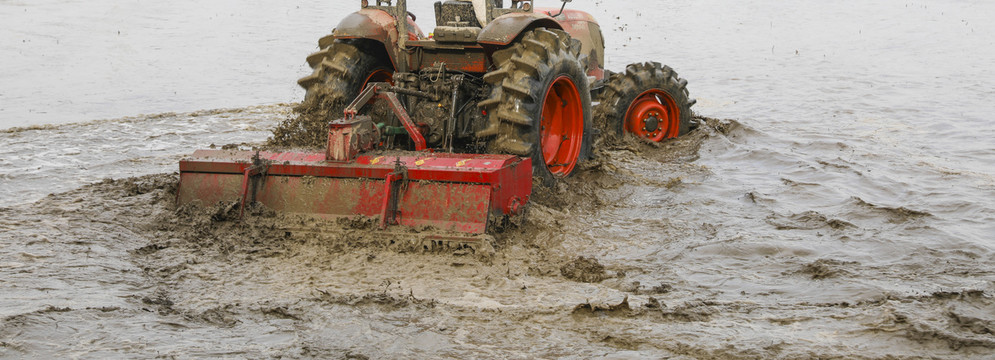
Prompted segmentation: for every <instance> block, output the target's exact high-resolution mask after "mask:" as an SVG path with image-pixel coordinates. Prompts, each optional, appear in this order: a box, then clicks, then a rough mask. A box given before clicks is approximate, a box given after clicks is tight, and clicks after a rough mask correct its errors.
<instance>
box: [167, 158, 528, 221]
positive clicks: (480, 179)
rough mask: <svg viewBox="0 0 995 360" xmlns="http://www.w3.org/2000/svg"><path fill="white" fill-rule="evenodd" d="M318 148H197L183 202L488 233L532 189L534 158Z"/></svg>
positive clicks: (184, 180) (185, 166)
mask: <svg viewBox="0 0 995 360" xmlns="http://www.w3.org/2000/svg"><path fill="white" fill-rule="evenodd" d="M325 156H326V154H321V153H310V154H309V153H264V152H260V153H253V152H250V151H226V150H199V151H196V152H194V154H193V155H192V156H191V157H190V158H188V159H184V160H182V161H181V162H180V186H179V190H178V195H177V196H178V201H179V203H181V204H186V203H192V202H196V201H199V202H201V203H202V204H214V203H217V202H219V201H237V202H241V203H246V202H253V201H255V202H259V203H262V204H264V205H266V206H267V207H269V208H272V209H274V210H277V211H283V212H289V213H305V214H311V215H316V216H321V217H329V218H336V217H355V216H357V215H358V216H367V217H371V218H373V217H376V218H379V219H380V224H381V228H384V227H387V226H389V225H405V226H414V227H424V226H431V227H434V228H437V229H440V230H443V231H453V232H459V233H466V234H483V233H485V232H486V231H487V224H488V219H489V217H492V216H501V215H515V214H517V213H519V212H520V211H521V210H522V207H523V206H524V205H525V204H526V203H527V202H528V199H529V195H530V193H531V191H532V164H531V162H530V160H529V159H524V158H519V157H515V156H509V155H473V154H433V153H413V152H410V153H404V154H400V155H362V156H359V157H357V158H356V159H355V160H353V161H349V162H335V161H326V157H325Z"/></svg>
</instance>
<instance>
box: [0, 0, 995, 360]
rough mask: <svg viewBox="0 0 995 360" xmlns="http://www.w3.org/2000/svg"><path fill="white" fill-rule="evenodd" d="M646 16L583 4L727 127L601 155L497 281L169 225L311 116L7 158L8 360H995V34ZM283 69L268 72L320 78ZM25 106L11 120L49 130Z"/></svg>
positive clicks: (176, 118) (132, 127)
mask: <svg viewBox="0 0 995 360" xmlns="http://www.w3.org/2000/svg"><path fill="white" fill-rule="evenodd" d="M98 5H99V3H98ZM104 5H107V4H104ZM302 5H303V4H302ZM307 5H308V6H319V5H320V3H314V4H307ZM324 5H325V6H326V7H325V8H323V9H324V10H320V12H321V13H324V14H329V15H328V16H329V17H336V18H337V17H339V16H340V15H339V14H337V13H336V12H337V11H338V10H337V9H327V4H324ZM626 5H631V6H632V8H630V9H618V7H617V6H614V7H612V8H608V7H607V4H606V2H600V3H599V2H592V3H578V2H574V3H571V6H574V7H578V8H586V9H588V10H589V11H591V12H592V13H595V14H596V15H598V16H599V18H601V19H604V20H603V21H604V27H605V36H606V38H608V39H609V43H610V44H611V45H610V46H609V51H608V53H609V55H610V56H609V60H610V66H611V67H612V68H615V69H619V68H621V67H622V66H623V65H624V64H625V63H627V62H631V61H639V60H644V59H657V60H659V61H662V62H665V63H668V64H671V65H673V66H674V67H675V68H677V70H678V71H679V72H680V73H681V74H682V76H684V77H686V78H688V79H689V80H690V81H691V83H692V87H691V90H692V92H693V96H695V97H697V98H698V99H699V105H698V106H697V107H696V110H697V111H698V113H699V114H700V115H706V116H711V117H716V118H721V119H732V120H708V121H706V122H705V125H704V126H702V127H701V128H700V129H699V130H697V131H696V132H695V133H693V134H692V135H690V136H688V137H687V138H684V139H681V140H678V141H673V142H669V143H666V144H664V145H663V146H647V145H642V144H637V143H634V144H630V145H629V146H622V147H618V148H611V149H603V151H602V153H601V158H600V161H598V162H595V163H592V164H590V166H589V167H588V169H586V170H585V171H584V172H583V173H581V174H579V175H578V176H577V177H575V178H574V179H572V180H571V181H569V183H568V184H566V185H565V186H563V187H562V188H561V189H557V190H555V191H553V192H552V193H551V194H547V195H544V196H543V199H542V200H541V201H538V202H536V203H535V206H534V207H533V208H532V209H531V213H530V217H529V221H528V222H527V223H525V224H524V225H523V226H522V227H520V228H515V229H510V230H509V231H508V232H506V233H505V234H502V235H501V236H499V237H498V238H497V240H496V242H495V244H494V245H495V252H494V253H493V254H492V255H489V256H486V255H466V254H461V253H452V252H437V253H432V254H423V253H420V252H413V251H410V249H405V248H397V247H396V246H390V245H389V241H386V240H385V239H383V238H382V237H379V236H377V235H373V234H371V233H370V232H369V231H367V230H365V229H363V224H346V226H345V229H344V230H343V226H342V225H341V224H325V223H315V222H309V221H304V220H300V219H295V218H288V217H284V216H283V215H279V214H272V213H268V212H266V211H263V210H257V211H255V212H254V213H252V214H250V216H249V218H248V221H244V222H240V221H237V220H235V219H233V218H232V217H231V213H230V209H227V208H224V207H217V208H210V209H193V208H176V207H175V206H174V205H173V203H172V198H171V197H172V194H173V191H174V187H175V183H176V178H175V176H174V175H171V174H170V173H171V172H172V171H174V170H175V165H174V164H175V161H176V160H177V159H178V158H179V157H180V156H182V154H185V153H187V152H189V151H190V150H192V149H193V148H197V147H208V146H210V145H211V144H215V145H216V146H224V145H227V144H235V145H236V146H243V147H248V146H251V144H252V143H260V142H262V141H263V140H265V138H266V136H267V131H266V130H267V129H269V128H271V127H272V126H273V125H275V124H276V123H277V122H279V121H280V120H282V119H284V118H285V117H286V116H287V109H288V107H287V106H282V105H266V106H258V107H250V108H237V109H232V110H216V111H201V112H195V113H170V114H163V115H157V116H137V117H133V118H124V119H117V120H106V121H97V122H85V123H79V124H71V125H58V126H43V127H38V128H35V129H30V130H9V131H6V132H2V133H0V144H3V146H2V149H0V206H4V207H3V208H0V213H2V215H3V216H0V294H3V295H2V296H0V304H2V306H0V356H2V357H12V358H18V357H87V358H91V357H97V358H113V357H129V358H130V357H136V356H147V357H155V356H165V357H169V356H178V357H191V356H196V357H238V358H241V357H251V358H256V357H276V356H286V357H332V358H347V357H363V356H365V357H371V358H382V357H387V358H394V357H396V358H411V357H429V356H442V357H458V358H466V357H485V358H486V357H502V358H506V357H514V358H531V357H545V358H559V357H573V358H590V357H595V356H606V357H613V358H660V357H677V358H778V357H780V358H812V357H845V358H883V357H888V356H892V357H897V358H919V357H935V358H950V359H959V358H986V357H990V356H991V355H990V354H991V353H992V352H993V351H995V298H993V296H995V270H993V269H995V260H993V251H995V243H993V242H992V238H993V237H995V225H993V224H995V168H993V165H992V164H995V150H993V149H995V141H993V140H992V138H993V137H992V136H993V135H995V134H993V133H995V126H992V125H991V115H990V114H992V113H993V110H995V109H993V106H992V105H991V103H990V102H989V101H988V99H989V98H990V97H991V95H992V94H993V93H992V89H995V75H993V74H992V73H991V72H989V71H986V69H987V67H989V65H990V64H991V63H993V60H995V47H993V46H992V41H993V40H991V39H993V38H995V36H992V35H993V34H995V29H993V27H995V25H992V24H991V23H990V22H987V21H986V20H987V17H988V16H989V15H990V14H993V13H995V6H993V5H991V4H988V3H985V2H968V1H932V2H914V3H913V2H898V1H883V2H873V3H870V4H869V3H865V2H857V1H843V2H834V3H832V4H827V3H823V2H815V1H802V2H794V3H784V2H774V1H751V2H742V3H734V4H730V3H728V2H718V1H693V2H692V1H666V2H659V1H635V2H626ZM108 6H110V5H108ZM177 6H180V5H177ZM260 6H262V5H260ZM271 6H272V5H271ZM290 6H294V5H290ZM0 7H2V8H3V9H4V10H3V11H5V12H11V11H15V10H17V11H22V10H24V9H27V11H29V12H30V11H34V10H37V9H41V8H43V7H42V5H26V4H20V3H2V4H0ZM97 8H100V7H99V6H98V7H97ZM44 9H46V11H48V12H49V13H52V12H53V11H54V10H52V9H50V8H44ZM270 10H272V9H270ZM651 10H652V11H651ZM286 11H287V12H293V11H297V10H295V9H287V10H286ZM608 12H611V14H608ZM159 13H160V14H161V16H162V17H165V18H170V17H171V16H175V17H183V15H184V14H187V12H185V11H181V10H175V9H172V10H170V9H160V11H159ZM416 13H425V14H428V12H427V11H416ZM54 14H59V13H58V12H57V11H55V12H54ZM332 15H339V16H332ZM61 16H66V17H68V16H70V14H69V13H65V14H63V15H61ZM616 17H617V18H616ZM5 18H6V16H5ZM17 19H19V20H24V19H25V18H21V17H17ZM141 19H142V18H141V17H137V20H136V19H132V20H128V21H124V24H130V23H133V22H141V21H142V20H141ZM24 21H27V20H24ZM129 21H130V22H129ZM277 22H278V21H277ZM420 23H422V24H423V25H424V24H427V22H426V21H424V19H423V20H422V21H420ZM37 26H41V27H38V28H36V29H47V28H45V27H44V26H42V25H37ZM45 26H53V27H55V28H57V29H58V28H59V25H57V24H54V25H45ZM67 26H68V25H67ZM240 26H241V25H240ZM260 26H261V25H260ZM273 27H274V28H278V29H283V30H278V31H277V32H278V33H279V32H280V31H288V32H289V31H290V30H291V29H293V27H291V26H283V25H280V24H277V25H273ZM426 27H427V26H426ZM25 28H26V29H30V27H28V26H27V25H25ZM10 30H11V28H9V27H5V28H4V31H10ZM18 31H25V30H23V29H19V30H18ZM642 31H645V32H642ZM37 32H39V33H42V32H44V31H42V30H38V31H37ZM647 34H653V35H647ZM277 35H281V34H276V35H272V36H277ZM282 35H287V36H288V37H289V36H291V35H293V36H298V37H299V36H300V35H299V34H282ZM161 36H163V37H164V38H163V39H162V40H163V41H162V42H161V43H162V44H167V45H168V44H171V43H173V42H177V41H178V40H177V39H175V38H174V37H172V36H167V35H161ZM317 36H320V35H315V36H314V37H317ZM181 37H182V36H181ZM98 38H99V37H98ZM100 39H104V38H100ZM312 41H313V40H312ZM273 46H276V47H277V48H278V49H282V50H286V51H293V52H303V53H306V52H307V50H308V49H305V51H300V49H297V48H293V49H291V46H290V45H288V44H283V43H279V44H274V45H273ZM308 46H312V45H308ZM6 49H10V48H9V47H5V48H4V50H2V51H9V50H6ZM5 61H6V60H5ZM17 61H20V60H11V62H12V63H13V64H14V65H17V66H21V65H23V64H22V63H19V62H17ZM269 61H271V60H266V59H256V60H251V61H249V64H252V63H255V64H257V65H259V66H258V68H257V70H256V71H262V72H267V71H271V70H265V69H269V68H280V70H272V71H274V72H280V73H281V74H283V73H284V72H285V70H286V68H287V67H299V66H300V65H299V64H298V62H300V61H299V60H294V61H297V62H292V63H289V64H281V65H280V66H276V65H273V64H271V63H269ZM5 64H6V63H5ZM243 66H247V65H243ZM301 69H302V67H301ZM5 71H6V70H5ZM3 74H4V76H6V77H8V78H9V77H11V76H14V75H11V72H9V71H7V72H4V73H3ZM303 74H304V71H301V72H300V74H292V76H290V78H289V79H285V80H284V79H281V80H280V81H286V83H287V84H292V82H293V80H294V79H295V78H296V77H297V76H301V75H303ZM243 76H246V77H247V78H248V77H251V78H252V79H244V80H245V81H246V83H250V84H252V83H253V82H256V83H259V82H265V80H259V77H255V76H248V75H243ZM69 78H70V79H71V78H72V77H69ZM151 78H160V77H151ZM196 78H197V77H196V76H192V77H188V78H187V79H190V82H189V83H188V82H185V81H179V80H176V79H172V80H170V81H169V82H170V83H171V84H173V85H176V86H178V87H180V88H184V87H185V86H189V87H190V88H194V87H196V86H199V85H189V84H197V82H196ZM154 81H155V80H153V82H154ZM162 81H165V80H162ZM5 84H7V85H0V86H3V87H0V89H3V91H2V92H3V94H4V96H5V97H4V98H3V107H5V108H8V107H10V108H16V107H18V106H26V105H24V104H32V103H31V101H32V100H29V98H31V97H30V96H22V97H17V99H18V100H17V101H14V102H10V100H8V99H10V98H9V96H11V95H8V94H15V95H14V96H20V95H24V94H25V92H24V91H23V88H17V87H13V86H12V85H9V84H11V83H10V82H5ZM184 84H188V85H184ZM81 86H82V87H83V88H85V89H88V90H90V91H92V93H99V94H102V95H99V96H98V97H104V96H106V97H107V98H108V99H113V96H112V95H113V94H114V91H113V90H107V88H113V87H114V86H110V87H105V86H96V85H81ZM263 87H264V88H265V86H263ZM288 91H289V93H292V92H293V91H296V90H288ZM270 93H272V94H279V91H276V92H270ZM161 95H163V94H162V93H158V92H157V91H155V90H150V91H149V92H146V93H143V94H142V95H140V96H137V99H136V101H137V103H139V104H157V100H156V99H157V98H160V97H162V96H161ZM61 96H64V98H66V99H81V100H80V101H78V102H80V103H91V102H92V99H91V98H87V97H85V96H84V95H81V96H84V97H81V98H76V97H74V96H72V95H55V96H54V97H55V98H59V97H61ZM253 96H264V97H260V98H251V101H257V102H258V101H260V100H259V99H272V100H271V101H272V102H278V101H284V100H282V99H281V98H278V97H279V96H284V95H276V96H277V97H274V98H268V97H265V96H270V95H253ZM207 98H210V96H207ZM198 101H200V100H193V101H191V102H190V104H193V105H194V106H199V107H197V108H212V107H217V106H216V105H211V104H210V103H198ZM64 103H65V104H66V105H64V106H63V108H68V109H73V106H74V105H72V104H69V102H64ZM74 103H75V102H74ZM9 104H13V105H9ZM205 104H206V105H205ZM42 105H44V104H42ZM32 106H34V105H32ZM46 106H47V105H46ZM129 106H131V105H129ZM155 106H158V105H155ZM155 106H152V105H149V106H148V108H150V109H152V108H155ZM115 107H116V106H112V108H115ZM124 108H125V109H129V108H128V107H124ZM140 108H141V107H140ZM165 110H183V108H181V107H178V108H167V109H165ZM140 112H149V111H146V110H135V111H134V112H133V113H140ZM133 113H132V114H133ZM20 114H24V113H20ZM0 116H2V117H0V121H2V124H4V125H7V126H19V124H20V123H17V122H15V121H20V119H21V118H22V116H20V115H18V116H14V117H12V116H10V114H9V113H4V112H0ZM113 116H115V115H97V116H94V117H93V118H101V117H113ZM25 117H28V118H30V117H31V116H28V115H25ZM93 118H91V119H93ZM84 120H85V119H84ZM31 121H36V120H31ZM37 121H41V122H43V123H52V122H58V120H48V119H42V120H37ZM33 123H37V122H33ZM243 143H246V144H243ZM240 144H241V145H240ZM247 144H248V145H247ZM132 176H138V177H136V178H129V177H132ZM103 178H113V179H117V180H105V181H102V180H101V179H103ZM88 184H89V185H88ZM50 193H54V195H47V194H50ZM549 195H551V196H549ZM302 221H303V223H302ZM291 225H292V226H291ZM288 228H290V229H292V230H290V231H288V230H287V229H288ZM308 229H310V230H311V231H304V230H308ZM333 230H334V231H333ZM578 256H583V257H584V258H583V259H579V258H578Z"/></svg>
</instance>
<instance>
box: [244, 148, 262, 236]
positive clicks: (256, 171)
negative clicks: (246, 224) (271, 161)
mask: <svg viewBox="0 0 995 360" xmlns="http://www.w3.org/2000/svg"><path fill="white" fill-rule="evenodd" d="M264 172H266V165H265V164H264V163H263V161H262V159H260V157H259V152H258V151H256V154H255V155H253V156H252V166H250V167H247V168H245V171H244V172H243V173H242V201H241V203H240V204H239V206H238V218H239V219H242V217H243V216H244V215H245V203H246V202H248V201H247V199H248V198H249V184H250V183H251V182H252V178H253V177H255V176H258V175H260V174H262V173H264ZM255 188H256V187H255V186H253V191H252V201H255V197H256V192H255Z"/></svg>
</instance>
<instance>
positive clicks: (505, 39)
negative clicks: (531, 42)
mask: <svg viewBox="0 0 995 360" xmlns="http://www.w3.org/2000/svg"><path fill="white" fill-rule="evenodd" d="M534 26H540V27H546V28H550V29H562V26H561V25H560V24H559V23H557V22H556V21H555V20H553V19H552V18H550V17H549V15H546V14H539V13H532V12H519V13H511V14H506V15H503V16H501V17H499V18H497V19H494V21H491V22H490V23H489V24H487V26H485V27H484V30H483V31H481V32H480V36H479V37H478V38H477V42H479V43H481V44H488V45H508V44H510V43H511V42H512V41H514V40H515V38H516V37H518V34H521V33H522V31H524V30H526V29H528V28H530V27H534Z"/></svg>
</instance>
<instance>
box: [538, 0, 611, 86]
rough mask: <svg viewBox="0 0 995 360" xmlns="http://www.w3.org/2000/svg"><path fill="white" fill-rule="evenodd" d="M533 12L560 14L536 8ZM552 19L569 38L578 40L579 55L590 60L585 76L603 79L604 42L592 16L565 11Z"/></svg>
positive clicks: (574, 11) (550, 9)
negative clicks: (579, 45) (585, 56)
mask: <svg viewBox="0 0 995 360" xmlns="http://www.w3.org/2000/svg"><path fill="white" fill-rule="evenodd" d="M535 12H536V13H537V14H543V15H549V16H552V15H556V14H558V13H560V9H559V8H536V9H535ZM553 19H555V20H556V21H557V22H558V23H559V24H560V26H562V27H563V31H566V32H567V34H570V37H572V38H574V39H577V40H580V44H581V47H580V53H581V54H583V55H587V58H588V59H589V60H590V62H589V63H588V68H587V75H588V76H594V77H595V79H597V80H601V79H603V78H604V76H605V75H604V64H605V42H604V38H603V36H602V34H601V26H600V25H598V21H597V20H596V19H595V18H594V16H592V15H591V14H588V13H587V12H584V11H580V10H570V9H566V10H563V13H562V14H560V15H559V16H556V17H554V18H553Z"/></svg>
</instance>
